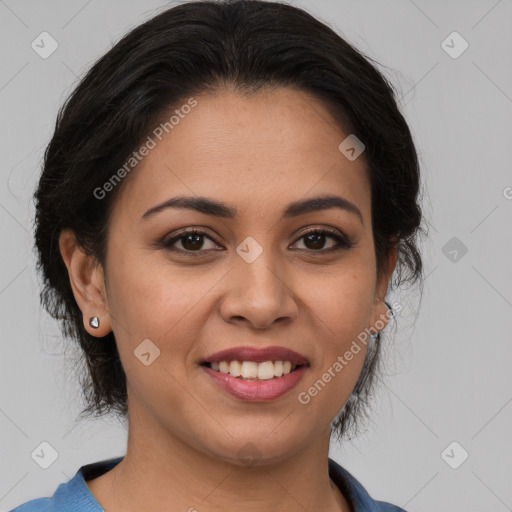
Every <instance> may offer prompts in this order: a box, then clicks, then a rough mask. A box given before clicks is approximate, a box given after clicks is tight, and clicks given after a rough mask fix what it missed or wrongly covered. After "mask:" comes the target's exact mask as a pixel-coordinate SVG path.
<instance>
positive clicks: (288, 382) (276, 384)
mask: <svg viewBox="0 0 512 512" xmlns="http://www.w3.org/2000/svg"><path fill="white" fill-rule="evenodd" d="M201 368H202V369H203V370H204V371H205V372H206V373H207V374H208V375H209V376H210V377H211V378H212V379H213V380H214V382H215V383H216V384H218V385H219V386H220V387H221V388H222V389H223V390H224V391H227V392H228V393H230V394H231V395H233V396H235V397H236V398H240V399H242V400H247V401H249V402H268V401H270V400H275V399H276V398H279V397H280V396H282V395H284V394H285V393H287V392H288V391H290V390H291V389H293V388H294V387H295V386H296V385H297V384H298V382H299V380H300V379H301V378H302V376H303V375H304V373H305V371H306V370H307V366H306V365H304V366H299V367H298V368H297V369H296V370H294V371H293V372H290V373H288V374H287V375H283V376H282V377H277V378H276V377H274V378H273V379H269V380H243V379H239V378H237V377H232V376H231V375H229V374H225V373H221V372H216V371H215V370H212V369H211V368H209V367H208V366H201Z"/></svg>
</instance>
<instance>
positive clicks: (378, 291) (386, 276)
mask: <svg viewBox="0 0 512 512" xmlns="http://www.w3.org/2000/svg"><path fill="white" fill-rule="evenodd" d="M397 256H398V242H397V239H396V238H395V243H394V244H393V248H392V249H391V250H390V252H389V256H388V260H387V264H386V267H385V269H384V271H383V272H382V273H381V275H380V276H379V277H378V279H377V284H376V286H375V300H374V304H373V318H372V325H371V327H370V329H371V331H372V332H376V331H381V330H382V329H384V327H386V325H387V324H388V322H389V318H390V314H389V311H388V307H387V306H386V304H385V303H384V299H385V297H386V292H387V290H388V285H389V281H390V279H391V275H392V274H393V270H394V269H395V265H396V260H397Z"/></svg>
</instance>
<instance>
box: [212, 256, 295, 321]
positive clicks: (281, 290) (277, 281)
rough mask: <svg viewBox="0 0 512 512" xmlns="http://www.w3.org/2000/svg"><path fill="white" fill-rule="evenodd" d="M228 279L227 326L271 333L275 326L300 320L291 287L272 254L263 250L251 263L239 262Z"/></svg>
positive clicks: (222, 309)
mask: <svg viewBox="0 0 512 512" xmlns="http://www.w3.org/2000/svg"><path fill="white" fill-rule="evenodd" d="M227 279H228V281H227V282H228V285H227V293H226V294H225V295H224V298H223V301H222V304H221V307H220V313H221V316H222V317H223V319H224V321H225V322H227V323H245V324H247V326H248V327H249V328H251V329H268V328H270V327H271V326H272V324H274V323H277V322H279V323H285V322H291V321H293V320H294V319H296V318H297V316H298V307H297V302H296V300H295V295H294V293H293V290H292V283H290V282H289V279H287V274H286V272H284V270H283V269H282V266H279V265H276V262H275V258H273V257H272V254H271V252H270V251H266V250H264V251H263V252H262V253H261V254H260V256H259V257H258V258H257V259H256V260H255V261H253V262H252V263H247V262H246V261H244V260H243V259H242V258H239V259H238V260H236V261H235V268H233V269H232V270H231V272H229V274H228V276H227Z"/></svg>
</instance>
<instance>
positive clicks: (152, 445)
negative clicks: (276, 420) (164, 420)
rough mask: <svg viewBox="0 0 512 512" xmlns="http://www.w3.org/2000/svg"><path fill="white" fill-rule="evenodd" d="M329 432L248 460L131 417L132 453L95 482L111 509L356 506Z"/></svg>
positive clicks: (254, 510) (191, 511)
mask: <svg viewBox="0 0 512 512" xmlns="http://www.w3.org/2000/svg"><path fill="white" fill-rule="evenodd" d="M329 435H330V431H329V429H326V431H325V432H323V433H322V435H321V436H319V438H318V439H316V440H315V441H314V442H312V443H311V444H310V445H309V446H301V448H300V450H298V451H297V452H296V453H294V454H293V455H292V456H290V457H288V458H286V459H284V460H279V461H276V462H268V463H265V464H262V463H261V462H259V463H258V465H256V464H254V465H251V464H248V465H240V463H233V462H230V461H225V460H223V459H219V457H215V456H214V455H213V454H212V455H209V454H205V453H204V452H203V451H200V450H197V449H195V448H194V447H191V446H190V445H189V444H187V443H184V442H182V441H181V440H180V439H178V438H176V437H172V436H170V434H169V432H168V431H167V430H165V431H162V428H161V426H159V425H156V424H154V423H153V424H149V425H148V424H147V423H144V424H141V423H138V422H137V421H133V419H132V418H131V419H130V422H129V431H128V447H127V453H126V455H125V457H124V459H123V460H122V461H121V462H120V463H119V464H118V465H117V466H116V467H115V468H113V469H112V470H111V471H109V472H108V473H106V474H105V475H103V476H101V477H98V478H97V479H94V480H92V481H90V482H88V483H87V485H88V486H89V489H90V490H91V492H92V493H93V495H94V496H95V497H96V498H97V500H98V501H99V503H100V505H102V506H103V508H104V509H105V510H109V512H117V511H118V510H119V511H121V510H122V511H123V512H131V511H132V510H133V511H139V510H162V511H171V510H183V511H188V512H218V511H220V510H222V511H225V512H235V511H236V512H239V511H240V510H244V511H247V512H262V511H267V510H273V511H275V512H291V511H294V512H296V511H298V510H300V511H310V510H311V511H312V510H324V511H327V512H349V511H350V507H349V505H348V503H347V502H346V500H345V498H344V497H343V495H342V494H341V492H340V491H339V489H338V488H337V487H336V486H335V485H334V484H333V483H332V482H331V481H330V479H329V472H328V452H329Z"/></svg>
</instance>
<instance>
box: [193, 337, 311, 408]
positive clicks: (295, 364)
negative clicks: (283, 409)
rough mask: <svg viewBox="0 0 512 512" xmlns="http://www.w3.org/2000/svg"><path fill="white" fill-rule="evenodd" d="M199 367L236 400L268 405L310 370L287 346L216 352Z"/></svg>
mask: <svg viewBox="0 0 512 512" xmlns="http://www.w3.org/2000/svg"><path fill="white" fill-rule="evenodd" d="M199 365H200V367H202V369H203V370H204V371H205V373H206V374H207V375H208V376H209V377H210V378H211V379H212V381H213V382H214V383H215V384H217V385H218V386H219V387H220V388H221V389H222V390H224V391H225V392H227V393H228V394H230V395H232V396H234V397H235V398H236V399H239V400H245V401H252V402H267V401H270V400H275V399H277V398H279V397H281V396H284V395H286V394H287V393H289V392H290V391H291V390H292V389H293V388H294V387H295V386H296V385H297V384H298V383H299V381H300V380H301V379H302V377H303V376H304V374H305V373H306V371H307V369H308V368H309V366H310V364H309V360H308V359H307V358H306V357H305V356H303V355H302V354H299V353H297V352H295V351H293V350H290V349H287V348H285V347H266V348H256V347H248V346H245V347H236V348H232V349H227V350H223V351H221V352H216V353H215V354H212V355H210V356H208V357H206V358H205V359H203V360H202V361H199Z"/></svg>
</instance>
